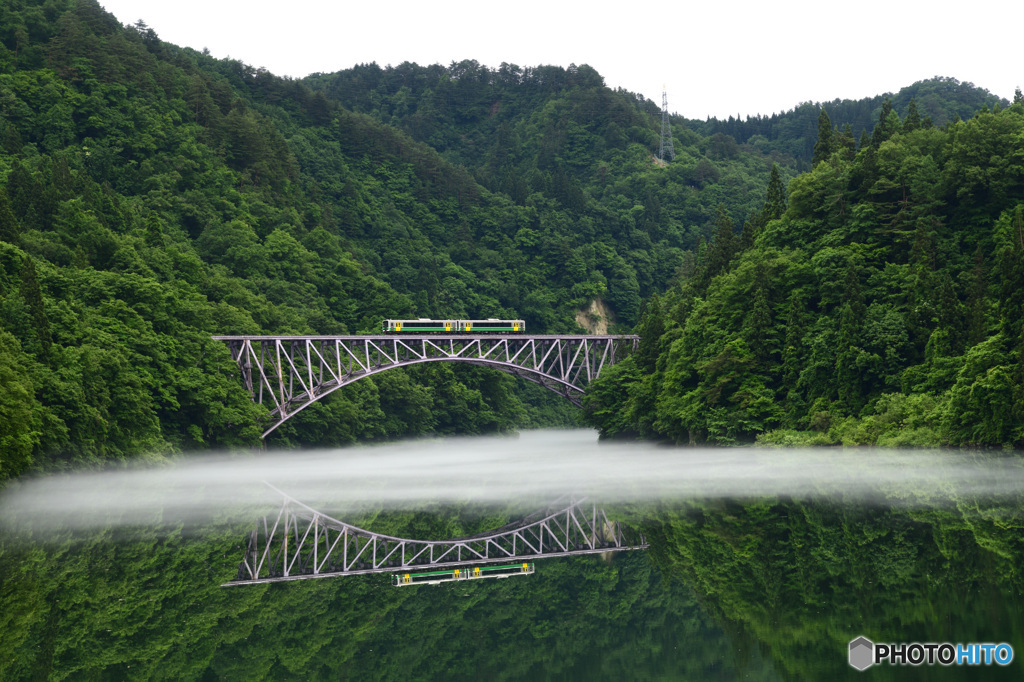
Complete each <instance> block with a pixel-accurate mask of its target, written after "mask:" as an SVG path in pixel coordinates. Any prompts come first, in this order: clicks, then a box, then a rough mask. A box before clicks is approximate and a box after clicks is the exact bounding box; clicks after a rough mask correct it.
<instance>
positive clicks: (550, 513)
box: [222, 491, 648, 587]
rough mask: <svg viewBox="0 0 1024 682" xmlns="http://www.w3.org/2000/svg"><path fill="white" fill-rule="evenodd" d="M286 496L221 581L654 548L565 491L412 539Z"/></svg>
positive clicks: (270, 579) (269, 580) (243, 581)
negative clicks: (451, 533) (513, 513)
mask: <svg viewBox="0 0 1024 682" xmlns="http://www.w3.org/2000/svg"><path fill="white" fill-rule="evenodd" d="M278 492H280V491H278ZM282 495H283V496H284V502H283V504H282V505H281V507H280V509H279V510H278V512H277V515H276V516H265V517H263V519H262V521H261V522H257V527H256V530H254V531H252V532H250V533H249V539H248V546H247V548H246V551H245V556H244V557H243V558H242V561H241V563H239V565H238V573H237V576H236V578H235V580H232V581H230V582H227V583H224V584H223V585H222V587H226V586H230V585H253V584H259V583H272V582H284V581H290V580H305V579H310V578H328V577H337V576H343V575H364V574H368V573H389V572H395V573H398V572H404V571H410V570H420V569H427V568H432V569H454V568H461V567H468V566H480V565H487V564H495V563H501V562H513V563H518V562H523V561H529V560H533V559H542V558H547V557H565V556H576V555H581V554H601V553H604V552H620V551H626V550H633V549H646V548H647V547H648V543H647V540H646V538H644V536H643V535H642V534H640V533H637V532H634V531H632V530H631V529H629V528H627V527H625V526H623V525H621V524H619V523H616V522H611V521H609V520H608V517H607V516H606V515H605V512H604V510H603V509H598V508H597V505H595V504H589V505H584V504H583V503H584V499H583V498H581V499H574V498H571V497H569V498H563V499H561V500H559V501H557V502H555V503H553V504H552V505H550V506H548V507H547V508H546V509H543V510H541V511H538V512H535V513H533V514H531V515H529V516H527V517H525V518H523V519H520V520H519V521H516V522H514V523H511V524H508V525H507V526H503V527H501V528H497V529H495V530H492V531H488V532H486V533H479V534H477V535H470V536H466V537H461V538H453V539H451V540H412V539H408V538H398V537H392V536H389V535H382V534H380V533H374V532H372V531H368V530H364V529H362V528H358V527H356V526H353V525H350V524H347V523H345V522H344V521H339V520H337V519H334V518H331V517H330V516H327V515H326V514H322V513H320V512H318V511H317V510H315V509H313V508H312V507H308V506H306V505H304V504H302V503H301V502H299V501H298V500H295V499H293V498H291V497H289V496H288V495H285V494H284V493H282Z"/></svg>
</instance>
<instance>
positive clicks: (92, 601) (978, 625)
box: [0, 500, 1024, 680]
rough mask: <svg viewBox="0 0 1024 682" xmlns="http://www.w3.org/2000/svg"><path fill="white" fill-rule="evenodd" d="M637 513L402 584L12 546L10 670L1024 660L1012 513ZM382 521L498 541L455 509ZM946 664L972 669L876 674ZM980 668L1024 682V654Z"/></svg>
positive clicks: (216, 674)
mask: <svg viewBox="0 0 1024 682" xmlns="http://www.w3.org/2000/svg"><path fill="white" fill-rule="evenodd" d="M622 518H627V519H629V520H630V522H633V523H642V524H643V526H644V531H645V533H646V534H647V536H648V538H649V539H650V540H651V543H652V548H651V551H650V552H647V553H641V552H635V553H627V554H623V555H619V556H616V557H615V558H614V559H613V560H611V561H604V560H601V559H600V558H597V557H584V558H578V559H571V560H559V559H554V560H549V561H544V562H540V563H539V564H538V567H537V569H538V570H537V574H536V575H532V576H528V577H523V578H517V579H510V580H501V581H481V582H477V583H474V584H448V585H441V586H437V587H420V588H415V589H408V590H398V589H394V588H392V587H391V586H390V584H389V581H388V577H387V576H386V575H376V576H365V577H351V578H343V579H327V580H316V581H304V582H301V583H287V584H278V585H270V586H253V587H238V588H230V589H223V588H220V587H218V585H219V584H220V583H221V582H222V581H223V580H225V579H226V578H228V577H230V574H231V573H232V571H233V570H234V566H235V564H236V562H237V560H238V557H239V556H240V555H241V552H242V540H243V536H244V533H242V532H239V529H237V528H226V527H206V528H203V529H202V530H201V532H189V531H187V530H183V529H181V528H178V529H168V528H164V529H159V530H154V529H134V530H131V531H124V532H121V533H117V534H115V533H113V532H110V531H106V532H96V533H93V534H91V535H89V536H88V537H78V538H74V539H72V538H69V537H64V538H62V541H61V542H59V543H58V542H50V543H47V544H46V545H40V544H37V543H33V542H31V541H30V540H28V539H26V538H17V539H15V538H12V537H7V538H5V539H4V541H3V545H2V551H0V570H2V571H3V575H4V580H3V581H2V586H0V618H2V619H3V627H2V628H0V678H2V679H5V680H8V679H11V680H18V679H80V678H102V679H152V678H157V679H183V680H187V679H194V680H207V679H209V680H213V679H240V678H245V679H253V680H260V679H267V680H270V679H273V680H287V679H408V678H409V676H410V675H411V676H413V677H415V678H418V679H526V678H530V679H533V678H540V679H544V678H557V679H617V680H620V679H684V678H692V679H735V678H738V677H743V678H744V679H778V678H779V677H780V676H781V677H782V678H785V679H822V678H825V677H835V676H842V675H847V674H851V675H855V674H859V673H855V671H853V669H852V668H849V667H848V666H847V664H846V645H847V643H848V642H849V640H850V639H852V638H853V637H856V636H857V635H862V634H863V635H865V636H867V637H869V638H872V639H875V640H876V641H891V642H896V641H954V642H957V641H964V642H968V641H995V642H999V641H1006V642H1010V643H1011V644H1014V646H1015V649H1016V650H1017V651H1021V652H1024V634H1022V626H1021V624H1020V621H1021V618H1020V615H1021V613H1022V611H1024V610H1022V609H1021V606H1022V603H1024V600H1022V599H1021V596H1020V594H1021V588H1022V583H1024V580H1022V577H1021V571H1020V566H1021V558H1022V556H1021V542H1022V540H1021V533H1020V530H1021V525H1022V521H1021V518H1020V512H1019V511H1018V508H1016V507H1014V506H1012V505H1010V504H1002V505H995V504H980V503H978V502H977V501H967V500H962V501H960V503H959V504H958V505H957V506H947V507H942V508H922V507H913V508H911V507H905V508H904V507H893V508H877V507H876V508H867V507H857V506H844V505H840V504H837V503H828V502H813V503H812V502H807V501H792V500H782V501H780V500H775V501H756V502H750V501H747V502H742V503H741V502H729V501H715V502H688V503H682V504H678V505H673V506H671V507H663V508H660V509H656V510H655V509H634V510H633V511H632V512H630V513H629V514H627V515H626V516H624V517H622ZM500 521H501V515H500V514H496V515H495V514H492V515H490V516H486V515H484V516H481V517H480V518H478V519H476V522H475V525H479V526H480V527H481V528H482V527H484V526H489V525H490V524H494V523H500ZM375 523H376V524H384V525H385V526H387V528H386V531H387V532H397V531H399V530H400V529H405V530H406V531H408V532H409V533H410V534H413V535H418V536H422V537H425V536H428V535H432V536H435V537H436V536H440V535H441V534H444V533H448V532H453V531H454V532H466V531H473V530H477V528H475V526H474V524H473V523H470V522H467V521H466V519H465V518H463V517H462V516H460V514H459V513H456V512H452V513H449V514H393V515H379V516H377V517H376V519H375ZM382 530H384V529H382ZM943 672H945V674H948V675H950V676H951V677H957V676H962V675H963V672H964V671H963V670H962V669H952V670H949V671H941V670H938V669H932V668H927V667H923V668H920V669H896V668H879V669H875V670H872V674H873V675H876V676H882V677H883V678H888V679H894V678H895V677H896V676H897V674H898V675H899V677H901V678H903V677H906V676H907V674H908V673H912V674H916V675H917V676H918V677H920V678H929V679H931V678H933V677H935V676H936V674H940V673H943ZM974 672H976V673H977V674H979V675H980V674H982V673H983V674H984V676H985V677H986V678H987V679H989V678H991V676H992V674H994V673H1001V674H1005V675H1007V676H1008V677H1014V678H1015V679H1019V677H1020V662H1019V661H1015V662H1014V663H1013V665H1011V666H1010V668H1009V669H1000V670H994V669H984V670H982V669H978V670H975V671H974Z"/></svg>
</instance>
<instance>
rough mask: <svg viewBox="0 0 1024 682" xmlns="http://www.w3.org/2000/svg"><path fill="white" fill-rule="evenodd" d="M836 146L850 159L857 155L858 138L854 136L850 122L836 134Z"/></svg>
mask: <svg viewBox="0 0 1024 682" xmlns="http://www.w3.org/2000/svg"><path fill="white" fill-rule="evenodd" d="M836 146H837V147H838V149H839V150H840V151H842V153H843V156H844V157H845V158H846V159H847V160H848V161H853V158H854V157H855V156H856V155H857V140H856V139H855V138H854V137H853V128H851V127H850V124H849V123H847V124H846V125H844V126H843V132H841V133H839V135H837V136H836Z"/></svg>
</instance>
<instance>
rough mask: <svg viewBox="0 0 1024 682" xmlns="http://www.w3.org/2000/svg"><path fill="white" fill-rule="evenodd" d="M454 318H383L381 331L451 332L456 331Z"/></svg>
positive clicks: (414, 332)
mask: <svg viewBox="0 0 1024 682" xmlns="http://www.w3.org/2000/svg"><path fill="white" fill-rule="evenodd" d="M457 326H458V323H457V322H456V321H455V320H431V319H427V318H425V317H421V318H419V319H416V320H384V322H383V323H382V325H381V331H382V332H383V333H385V334H445V333H447V334H451V333H453V332H455V331H456V327H457Z"/></svg>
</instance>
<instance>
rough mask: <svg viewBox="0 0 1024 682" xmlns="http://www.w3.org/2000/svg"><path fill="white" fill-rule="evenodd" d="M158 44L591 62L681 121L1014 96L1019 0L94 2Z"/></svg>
mask: <svg viewBox="0 0 1024 682" xmlns="http://www.w3.org/2000/svg"><path fill="white" fill-rule="evenodd" d="M100 4H102V5H103V6H104V7H106V9H107V10H108V11H110V12H111V13H113V14H114V15H115V16H116V17H117V18H118V19H119V20H120V21H121V23H126V24H130V23H135V21H137V20H138V19H142V20H144V21H145V22H146V23H147V24H148V25H149V26H150V28H152V29H153V30H155V31H156V32H157V34H158V35H159V36H160V38H161V39H163V40H165V41H168V42H171V43H175V44H177V45H181V46H184V47H192V48H195V49H197V50H202V49H203V48H204V47H205V48H208V49H209V50H210V52H211V54H213V56H215V57H228V56H230V57H233V58H235V59H239V60H241V61H243V62H245V63H247V64H250V65H251V66H254V67H260V66H262V67H266V68H267V69H269V70H270V71H271V72H273V73H275V74H277V75H281V76H293V77H296V78H301V77H303V76H305V75H308V74H310V73H313V72H317V71H322V72H333V71H339V70H342V69H346V68H350V67H352V66H354V65H355V64H359V63H369V62H377V63H378V64H380V65H381V66H382V67H383V66H386V65H388V64H392V65H398V64H400V63H402V62H404V61H410V62H416V63H418V64H420V65H427V64H435V63H439V64H444V65H448V64H450V63H451V62H452V61H461V60H463V59H475V60H476V61H478V62H480V63H481V64H484V65H486V66H491V67H497V66H499V65H500V64H501V63H502V62H509V63H512V64H518V65H519V66H524V67H525V66H537V65H540V64H553V65H557V66H569V64H572V63H575V64H589V65H590V66H592V67H594V68H595V69H596V70H597V71H598V72H599V73H600V74H601V75H602V76H604V78H605V83H606V84H607V85H608V86H610V87H613V88H615V87H622V88H625V89H627V90H631V91H633V92H639V93H642V94H643V95H645V96H647V97H648V98H650V99H652V100H654V101H655V102H656V103H657V104H658V105H659V106H660V105H661V91H662V87H663V86H664V87H665V88H666V89H667V91H668V101H669V110H670V111H672V112H675V113H680V114H682V115H684V116H687V117H689V118H705V117H707V116H717V117H720V118H725V117H728V116H729V115H742V116H743V117H746V116H748V115H757V114H759V113H761V114H771V113H774V112H780V111H785V110H788V109H792V108H793V107H794V106H796V105H797V104H799V103H801V102H806V101H814V102H821V101H830V100H833V99H836V98H839V99H859V98H861V97H869V96H873V95H877V94H882V93H884V92H896V91H898V90H899V89H900V88H901V87H903V86H906V85H910V84H912V83H914V82H915V81H919V80H923V79H925V78H931V77H932V76H949V77H953V78H956V79H958V80H960V81H969V82H972V83H974V84H975V85H977V86H980V87H983V88H986V89H988V90H990V91H991V92H993V93H994V94H996V95H999V96H1001V97H1005V98H1007V99H1012V98H1013V92H1014V88H1016V87H1018V86H1022V85H1024V67H1022V64H1024V61H1022V59H1021V52H1020V50H1021V41H1020V34H1019V31H1020V27H1021V25H1022V20H1024V3H1022V2H1020V0H975V1H974V2H970V3H966V4H964V3H962V2H951V1H950V0H932V1H931V2H927V3H925V2H907V1H906V0H903V1H901V0H862V2H857V3H848V4H842V5H840V4H836V3H827V2H821V1H820V0H819V1H817V2H811V1H810V0H776V1H775V2H768V1H766V0H756V1H755V0H731V1H726V2H716V1H715V0H701V2H699V3H696V2H694V3H688V2H673V3H667V2H653V3H637V4H633V3H614V4H612V3H608V4H601V3H582V2H575V3H565V2H551V1H550V0H549V1H548V2H540V1H538V0H525V1H524V2H517V3H497V2H468V1H467V0H440V1H438V0H433V1H430V0H419V1H418V2H410V1H409V0H391V1H390V2H387V1H384V2H366V1H365V0H364V1H363V2H358V3H355V2H344V1H343V0H334V1H328V0H286V1H284V2H280V1H278V2H270V1H268V0H248V1H239V0H100Z"/></svg>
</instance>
